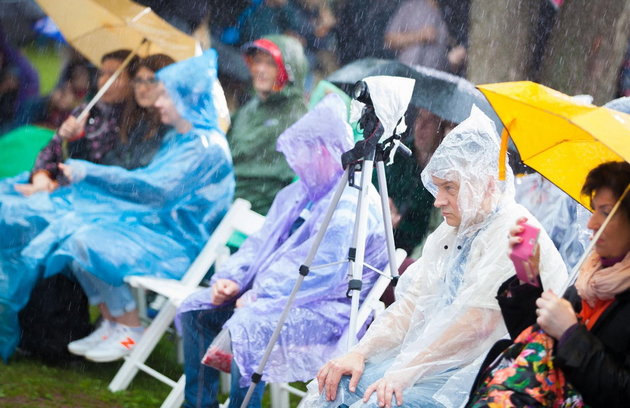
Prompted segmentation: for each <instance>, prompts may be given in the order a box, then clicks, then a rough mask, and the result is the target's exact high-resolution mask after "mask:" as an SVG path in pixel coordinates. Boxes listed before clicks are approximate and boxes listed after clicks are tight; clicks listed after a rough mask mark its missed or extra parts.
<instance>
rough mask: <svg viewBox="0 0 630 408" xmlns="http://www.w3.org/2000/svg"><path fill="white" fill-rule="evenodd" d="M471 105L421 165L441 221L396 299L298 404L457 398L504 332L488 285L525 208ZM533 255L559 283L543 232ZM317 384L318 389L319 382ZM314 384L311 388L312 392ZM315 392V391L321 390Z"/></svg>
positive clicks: (488, 125) (501, 272)
mask: <svg viewBox="0 0 630 408" xmlns="http://www.w3.org/2000/svg"><path fill="white" fill-rule="evenodd" d="M498 140H499V138H498V135H497V134H496V130H495V128H494V125H493V124H492V122H491V121H490V119H488V118H487V117H486V116H485V115H484V114H483V113H482V112H481V111H480V110H479V109H477V108H476V107H473V110H472V112H471V116H470V117H469V118H468V119H467V120H465V121H464V122H462V123H461V124H460V125H459V126H457V127H456V128H455V129H454V130H452V131H451V132H450V133H449V134H448V135H447V136H446V138H445V139H444V141H443V142H442V144H441V145H440V146H439V147H438V149H437V150H436V152H435V154H434V155H433V157H432V158H431V160H430V162H429V164H428V165H427V167H426V168H425V169H424V170H423V172H422V182H423V183H424V185H425V186H426V187H427V189H428V190H429V191H430V192H431V194H433V195H434V196H435V204H434V205H435V206H436V207H437V208H439V209H440V210H441V212H442V216H443V217H444V222H442V224H441V225H440V226H439V227H438V228H437V230H436V231H435V232H433V233H432V234H431V235H430V236H429V237H428V238H427V241H426V244H425V246H424V249H423V252H422V256H421V257H420V259H419V260H418V261H417V262H415V263H414V264H412V265H411V266H410V267H409V268H408V269H407V271H406V272H405V274H404V275H403V276H402V277H401V278H400V281H399V283H398V285H397V287H396V301H395V302H394V303H393V304H392V305H391V306H390V307H389V308H388V309H386V310H385V312H384V313H383V314H382V315H381V316H379V317H378V318H377V319H376V320H375V321H374V322H373V323H372V325H371V326H370V327H369V329H368V331H367V332H366V334H365V336H364V337H363V338H362V339H361V340H360V342H359V343H358V344H357V345H356V346H355V347H354V348H353V349H351V350H350V352H349V353H347V354H345V355H344V356H342V357H340V358H337V359H334V360H331V361H329V362H328V363H327V364H326V365H324V366H323V367H322V368H321V370H320V371H319V373H318V375H317V379H316V381H313V382H312V383H311V384H310V385H309V393H308V395H307V397H306V398H305V400H303V407H307V408H308V407H321V406H326V407H328V406H330V407H338V406H340V405H342V404H345V405H347V406H350V407H360V406H370V407H376V406H386V407H391V406H394V405H395V404H398V405H401V404H404V406H407V407H429V406H430V407H442V406H446V407H458V406H460V405H461V403H463V402H464V401H465V400H466V398H467V396H468V391H469V389H470V386H471V384H472V382H473V380H474V377H475V374H476V371H477V368H478V367H479V364H480V363H481V361H482V360H483V357H484V356H485V353H486V351H487V350H488V349H489V348H490V346H491V345H492V344H493V343H494V341H496V340H497V339H499V338H501V337H502V336H504V335H506V334H507V329H506V328H505V325H504V323H503V319H502V317H501V312H500V310H499V306H498V304H497V301H496V300H495V294H496V291H497V288H498V286H499V285H500V284H501V283H502V282H503V281H504V280H505V279H506V278H507V277H509V276H512V275H513V274H514V267H513V265H512V263H511V261H510V259H509V258H508V256H507V253H508V246H507V241H506V239H505V237H507V235H508V231H509V229H510V228H511V226H512V225H514V223H515V221H516V220H517V219H518V218H519V217H522V216H526V217H527V218H528V219H529V222H530V223H532V224H533V225H536V226H538V227H540V225H539V224H538V222H537V221H536V220H535V219H534V218H533V217H532V216H531V214H529V212H528V211H527V210H526V209H525V208H523V207H522V206H520V205H518V204H516V203H515V201H514V185H513V175H512V172H511V169H509V168H508V169H507V172H506V173H507V179H506V180H505V181H499V180H498V157H499V143H498ZM539 243H540V253H541V262H542V263H543V264H545V265H547V266H548V267H547V268H545V270H548V271H553V273H547V274H546V275H543V276H542V281H543V283H544V284H545V287H550V288H554V289H558V288H559V287H560V285H561V284H562V283H563V282H564V280H565V278H566V276H567V273H566V268H565V266H564V263H563V262H562V258H561V257H560V255H559V254H558V252H557V250H556V249H555V247H554V246H553V243H552V242H551V240H550V238H549V237H548V236H547V234H546V233H545V232H544V231H541V234H540V238H539ZM318 388H319V390H318ZM318 391H319V392H318ZM320 393H321V394H320Z"/></svg>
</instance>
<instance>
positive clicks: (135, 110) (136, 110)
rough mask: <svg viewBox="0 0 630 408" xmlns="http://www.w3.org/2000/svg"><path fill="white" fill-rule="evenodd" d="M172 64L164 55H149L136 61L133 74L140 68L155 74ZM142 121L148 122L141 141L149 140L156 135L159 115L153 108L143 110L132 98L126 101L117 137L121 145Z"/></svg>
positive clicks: (172, 61) (159, 123)
mask: <svg viewBox="0 0 630 408" xmlns="http://www.w3.org/2000/svg"><path fill="white" fill-rule="evenodd" d="M174 62H175V60H173V58H171V57H169V56H168V55H166V54H154V55H149V56H148V57H145V58H141V59H140V60H138V62H137V64H136V70H135V73H137V72H138V70H139V69H140V68H141V67H145V68H148V69H150V70H151V71H153V72H157V71H159V70H160V69H162V68H164V67H165V66H167V65H170V64H172V63H174ZM134 76H135V74H134ZM142 120H145V121H147V122H148V128H147V133H145V135H144V138H143V139H144V140H149V139H151V138H152V137H154V136H155V135H156V134H157V132H158V130H159V128H160V125H161V122H160V115H159V113H158V112H157V110H156V109H155V108H153V107H149V108H143V107H141V106H140V105H138V103H137V102H136V98H135V96H134V97H132V98H130V99H129V100H128V101H127V104H126V105H125V109H124V110H123V113H122V117H121V121H120V136H119V138H120V141H121V142H122V143H128V142H129V132H131V130H132V129H133V127H134V126H136V125H137V124H138V123H139V122H140V121H142Z"/></svg>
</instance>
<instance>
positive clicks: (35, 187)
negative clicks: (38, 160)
mask: <svg viewBox="0 0 630 408" xmlns="http://www.w3.org/2000/svg"><path fill="white" fill-rule="evenodd" d="M57 185H58V184H57V182H56V181H55V180H53V179H52V178H50V176H49V175H48V173H46V172H45V171H40V172H37V173H35V174H33V177H32V178H31V182H30V183H29V184H16V185H15V186H14V187H15V189H16V190H17V191H18V192H20V193H22V194H24V195H25V196H30V195H32V194H35V193H38V192H40V191H46V192H49V193H50V192H51V191H54V190H55V189H56V188H57Z"/></svg>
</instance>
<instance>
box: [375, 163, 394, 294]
mask: <svg viewBox="0 0 630 408" xmlns="http://www.w3.org/2000/svg"><path fill="white" fill-rule="evenodd" d="M376 177H377V179H378V192H379V195H380V196H381V207H382V210H383V221H384V222H385V238H386V239H385V240H386V242H387V257H388V258H389V271H390V274H391V276H392V282H393V284H394V286H396V283H397V281H398V268H397V267H396V246H395V244H394V232H393V228H392V214H391V212H390V211H389V192H388V191H387V180H386V179H385V164H383V161H382V160H377V161H376Z"/></svg>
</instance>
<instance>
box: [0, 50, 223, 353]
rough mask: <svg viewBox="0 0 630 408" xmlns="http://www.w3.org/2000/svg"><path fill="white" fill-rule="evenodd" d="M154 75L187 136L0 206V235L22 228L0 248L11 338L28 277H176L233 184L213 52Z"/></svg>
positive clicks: (0, 323) (77, 164) (82, 164)
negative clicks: (137, 162) (72, 273)
mask: <svg viewBox="0 0 630 408" xmlns="http://www.w3.org/2000/svg"><path fill="white" fill-rule="evenodd" d="M157 76H158V78H159V79H160V81H161V82H162V83H163V84H164V86H165V88H166V90H167V91H168V94H169V95H170V97H171V98H172V99H173V101H174V103H175V106H176V108H177V110H178V112H179V113H180V114H181V115H182V116H183V117H184V118H185V119H187V120H188V121H189V122H191V124H192V125H193V128H192V129H191V130H190V131H189V132H187V133H185V134H177V133H176V132H175V131H174V130H173V131H171V132H169V133H168V134H167V135H165V137H164V140H163V142H162V145H161V146H160V149H159V151H158V152H157V154H156V156H155V157H154V159H153V161H152V162H151V163H150V164H149V165H148V166H147V167H144V168H138V169H135V170H125V169H123V168H120V167H116V166H104V165H98V164H94V163H91V162H87V161H81V160H69V161H68V162H67V164H68V165H69V166H70V167H71V168H72V172H73V175H74V178H75V181H76V182H75V183H73V184H71V185H69V186H67V187H63V188H59V189H58V190H57V191H55V192H54V193H52V194H36V195H35V196H33V197H30V198H29V199H28V200H25V199H24V198H21V200H22V202H28V205H21V206H18V207H12V206H5V205H4V203H3V205H2V206H1V207H0V216H1V217H0V220H1V221H0V234H5V233H7V230H14V231H18V232H19V231H22V232H24V231H26V232H24V233H22V234H21V235H22V238H23V241H20V242H17V240H13V244H12V245H11V248H6V249H7V253H10V257H7V258H8V262H7V261H6V260H5V259H3V261H2V264H1V265H2V269H0V282H1V283H0V285H1V286H0V303H1V305H0V306H1V308H0V312H1V313H0V319H1V320H0V327H6V325H7V322H9V321H10V324H11V325H12V326H11V330H12V331H14V332H15V333H17V332H18V331H17V330H16V328H15V323H16V322H15V320H14V319H13V317H14V315H15V313H17V311H18V310H20V309H21V308H22V307H23V306H24V305H25V303H26V302H27V300H28V296H29V293H30V290H31V289H32V287H33V286H34V284H35V282H36V280H37V279H39V278H40V277H42V273H43V277H48V276H51V275H53V274H55V273H59V272H62V271H63V270H64V269H65V268H66V267H67V266H69V265H70V264H71V263H76V264H77V265H78V266H80V267H81V268H82V269H84V270H86V271H88V272H90V273H92V274H93V275H95V276H96V277H98V278H100V279H101V280H104V281H106V282H108V283H110V284H112V285H121V284H122V283H123V279H124V277H125V276H127V275H152V276H160V277H168V278H175V279H177V278H179V277H181V276H182V274H183V273H184V272H185V271H186V269H187V267H188V265H189V264H190V263H191V261H192V260H193V259H194V257H195V256H196V255H197V253H198V252H199V250H200V248H201V247H202V246H203V245H204V243H205V241H206V240H207V239H208V237H209V235H210V234H211V232H212V231H213V230H214V228H215V227H216V225H217V224H218V223H219V221H220V220H221V218H222V217H223V215H224V214H225V212H226V211H227V209H228V207H229V205H230V203H231V202H232V198H233V193H234V177H233V172H232V161H231V157H230V152H229V148H228V145H227V142H226V140H225V136H224V134H223V133H222V132H221V130H219V128H218V123H217V122H218V118H217V109H216V108H215V105H216V104H217V101H215V100H214V98H216V97H217V93H216V92H214V91H215V90H216V89H217V88H216V86H215V84H216V82H217V79H216V54H215V52H214V51H208V52H207V53H206V54H204V55H202V56H200V57H196V58H191V59H188V60H186V61H182V62H180V63H177V64H174V65H171V66H169V67H166V68H164V69H163V70H161V71H160V72H158V74H157ZM213 94H214V95H213ZM213 96H214V98H213ZM219 96H221V97H222V95H219ZM219 104H220V105H223V101H221V102H220V103H219ZM78 180H80V181H78ZM18 209H19V210H20V211H18ZM42 228H43V231H41V233H39V234H38V235H36V236H34V237H33V235H34V234H33V233H34V232H39V231H37V230H38V229H39V230H41V229H42ZM29 240H30V243H28V241H29ZM27 243H28V245H27V246H26V247H25V248H24V249H23V250H22V251H21V256H19V251H18V250H19V249H20V246H23V245H26V244H27ZM16 336H17V335H15V336H13V337H12V338H9V337H11V336H9V335H6V336H5V335H1V336H0V342H1V344H0V346H2V348H3V356H5V357H7V356H8V355H10V353H11V351H12V348H11V346H10V345H9V346H6V347H5V345H6V344H13V343H14V342H15V340H16ZM13 345H14V344H13Z"/></svg>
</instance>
